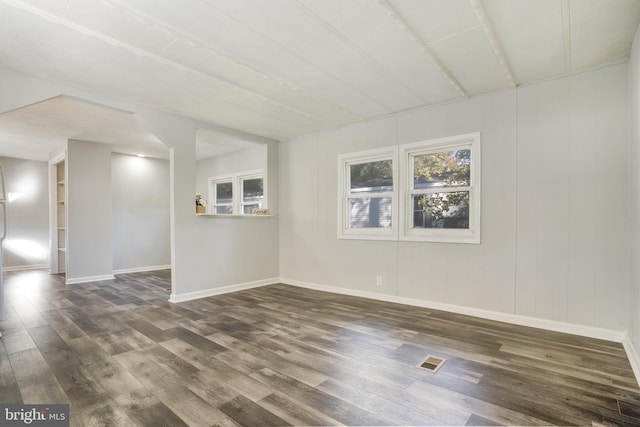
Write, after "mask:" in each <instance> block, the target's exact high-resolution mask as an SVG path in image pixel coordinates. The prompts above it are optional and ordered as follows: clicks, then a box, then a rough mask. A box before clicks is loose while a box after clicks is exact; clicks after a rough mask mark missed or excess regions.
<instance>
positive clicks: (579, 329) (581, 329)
mask: <svg viewBox="0 0 640 427" xmlns="http://www.w3.org/2000/svg"><path fill="white" fill-rule="evenodd" d="M280 283H284V284H286V285H292V286H298V287H302V288H308V289H315V290H318V291H325V292H332V293H336V294H343V295H351V296H356V297H363V298H370V299H375V300H379V301H387V302H394V303H399V304H406V305H411V306H416V307H424V308H431V309H434V310H442V311H448V312H452V313H458V314H465V315H467V316H474V317H480V318H482V319H489V320H496V321H498V322H505V323H512V324H515V325H521V326H529V327H533V328H539V329H546V330H549V331H555V332H564V333H567V334H574V335H580V336H584V337H589V338H597V339H601V340H606V341H613V342H618V343H620V342H623V340H624V339H625V337H626V333H624V332H621V331H614V330H611V329H604V328H596V327H593V326H584V325H576V324H574V323H566V322H559V321H556V320H548V319H539V318H535V317H528V316H520V315H517V314H509V313H501V312H498V311H491V310H483V309H479V308H472V307H464V306H459V305H453V304H445V303H440V302H434V301H427V300H420V299H414V298H406V297H399V296H395V295H385V294H379V293H375V292H368V291H359V290H355V289H348V288H341V287H337V286H330V285H320V284H317V283H308V282H301V281H299V280H292V279H286V278H280Z"/></svg>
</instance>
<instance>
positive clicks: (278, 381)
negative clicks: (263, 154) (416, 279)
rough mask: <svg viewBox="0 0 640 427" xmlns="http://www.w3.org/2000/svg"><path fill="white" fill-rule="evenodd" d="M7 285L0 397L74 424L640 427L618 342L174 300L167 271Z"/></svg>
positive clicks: (305, 297) (333, 300)
mask: <svg viewBox="0 0 640 427" xmlns="http://www.w3.org/2000/svg"><path fill="white" fill-rule="evenodd" d="M5 285H6V294H7V298H8V307H7V308H8V314H9V318H8V319H7V320H6V321H4V322H0V331H1V332H2V333H3V335H4V336H3V338H2V339H1V340H0V343H1V344H0V402H1V403H69V404H70V408H71V424H72V425H75V426H94V425H95V426H100V425H108V426H127V425H132V426H138V425H142V426H163V425H166V426H181V425H191V426H211V425H221V426H233V425H243V426H261V425H265V426H275V425H278V426H280V425H580V426H596V425H604V426H612V425H620V426H638V425H640V389H639V388H638V385H637V383H636V381H635V378H634V377H633V373H632V371H631V367H630V365H629V362H628V360H627V358H626V355H625V353H624V350H623V349H622V346H621V345H619V344H615V343H610V342H606V341H600V340H595V339H588V338H582V337H577V336H572V335H566V334H560V333H553V332H548V331H542V330H539V329H533V328H525V327H519V326H514V325H508V324H504V323H498V322H493V321H488V320H483V319H478V318H472V317H466V316H462V315H456V314H451V313H446V312H441V311H435V310H427V309H420V308H415V307H408V306H402V305H398V304H390V303H384V302H378V301H372V300H367V299H362V298H355V297H348V296H342V295H335V294H329V293H323V292H317V291H311V290H306V289H300V288H295V287H291V286H285V285H272V286H266V287H262V288H257V289H252V290H248V291H242V292H236V293H232V294H226V295H220V296H215V297H210V298H205V299H201V300H197V301H190V302H186V303H181V304H171V303H169V302H167V299H168V296H169V288H170V274H169V271H157V272H148V273H137V274H124V275H119V276H117V278H116V279H115V280H110V281H104V282H95V283H89V284H78V285H70V286H65V285H64V284H63V279H62V277H60V276H50V275H48V274H47V273H46V272H45V271H23V272H11V273H6V274H5ZM428 354H431V355H434V356H437V357H443V358H445V359H447V361H446V363H445V364H444V366H443V367H442V368H441V369H440V370H439V371H438V373H435V374H434V373H431V372H427V371H425V370H422V369H418V368H417V367H416V365H418V364H419V363H420V362H422V360H423V359H424V358H425V357H426V356H427V355H428Z"/></svg>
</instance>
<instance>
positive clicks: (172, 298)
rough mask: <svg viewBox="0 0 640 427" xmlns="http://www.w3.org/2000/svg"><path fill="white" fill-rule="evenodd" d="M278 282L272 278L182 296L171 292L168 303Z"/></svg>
mask: <svg viewBox="0 0 640 427" xmlns="http://www.w3.org/2000/svg"><path fill="white" fill-rule="evenodd" d="M279 281H280V280H279V278H278V277H274V278H271V279H264V280H256V281H254V282H247V283H238V284H236V285H229V286H222V287H220V288H211V289H205V290H202V291H196V292H187V293H184V294H174V293H173V292H172V293H171V296H170V297H169V302H174V303H177V302H185V301H190V300H194V299H198V298H206V297H211V296H214V295H220V294H228V293H229V292H237V291H243V290H245V289H252V288H259V287H261V286H266V285H273V284H274V283H279Z"/></svg>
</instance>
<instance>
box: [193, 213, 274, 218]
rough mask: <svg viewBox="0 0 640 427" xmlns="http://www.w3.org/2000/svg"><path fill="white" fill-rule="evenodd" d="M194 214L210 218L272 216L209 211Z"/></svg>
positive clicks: (268, 216)
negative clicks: (213, 212)
mask: <svg viewBox="0 0 640 427" xmlns="http://www.w3.org/2000/svg"><path fill="white" fill-rule="evenodd" d="M196 216H206V217H211V218H273V215H251V214H247V215H228V214H210V213H197V214H196Z"/></svg>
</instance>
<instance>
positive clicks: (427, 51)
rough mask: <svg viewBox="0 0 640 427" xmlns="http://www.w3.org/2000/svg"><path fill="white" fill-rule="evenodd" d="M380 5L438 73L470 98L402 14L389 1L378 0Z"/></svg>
mask: <svg viewBox="0 0 640 427" xmlns="http://www.w3.org/2000/svg"><path fill="white" fill-rule="evenodd" d="M378 4H380V6H382V7H383V8H384V9H385V10H386V12H387V14H388V15H389V17H390V18H391V19H393V20H394V21H395V22H396V23H397V24H398V25H399V26H400V28H402V29H403V30H404V31H405V32H406V33H407V35H408V36H409V38H410V39H411V40H412V41H413V42H414V43H415V44H416V45H417V46H418V49H419V50H420V52H422V53H423V54H424V55H425V56H426V57H427V58H429V60H430V61H431V62H432V63H433V64H434V65H435V66H436V68H437V69H438V71H440V72H441V73H442V75H443V76H444V77H445V78H446V79H447V81H448V82H449V83H451V85H452V86H453V87H455V88H456V90H457V91H458V92H459V93H460V94H461V95H462V96H464V97H465V98H469V94H468V93H467V91H466V90H465V89H464V88H463V87H462V85H461V84H460V82H458V80H457V79H456V78H455V77H454V76H453V74H451V72H450V71H449V70H448V69H447V67H445V66H444V64H443V63H442V61H440V58H438V57H437V56H436V54H435V53H433V51H432V50H431V49H430V48H429V46H427V44H426V43H425V42H424V40H422V38H421V37H420V36H419V35H418V33H416V31H415V30H414V29H413V28H411V27H410V26H409V24H407V21H405V20H404V19H403V18H402V16H400V14H399V13H398V12H397V11H396V10H395V9H394V7H393V6H391V4H389V2H388V1H387V0H378Z"/></svg>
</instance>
